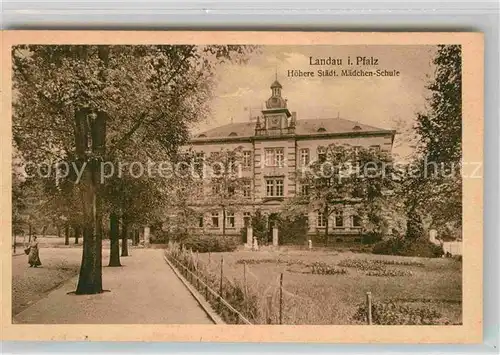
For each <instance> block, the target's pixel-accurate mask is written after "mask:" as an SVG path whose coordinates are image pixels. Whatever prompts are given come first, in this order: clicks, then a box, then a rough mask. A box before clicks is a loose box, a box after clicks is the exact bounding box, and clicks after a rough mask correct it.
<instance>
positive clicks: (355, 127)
mask: <svg viewBox="0 0 500 355" xmlns="http://www.w3.org/2000/svg"><path fill="white" fill-rule="evenodd" d="M352 130H353V131H360V130H361V127H360V126H359V125H355V126H354V127H352Z"/></svg>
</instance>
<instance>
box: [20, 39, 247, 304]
mask: <svg viewBox="0 0 500 355" xmlns="http://www.w3.org/2000/svg"><path fill="white" fill-rule="evenodd" d="M245 51H246V47H241V46H190V45H183V46H163V45H162V46H108V45H103V46H94V45H91V46H86V45H71V46H63V45H61V46H59V45H54V46H46V45H28V46H25V45H22V46H16V47H14V48H13V53H12V60H13V70H14V76H13V83H14V91H15V92H16V94H17V95H16V97H15V102H14V107H13V113H14V116H13V135H14V140H15V141H16V144H17V145H18V147H19V149H20V151H21V155H22V158H23V159H24V161H32V162H37V163H39V162H49V163H54V162H60V161H63V162H75V165H74V168H75V169H77V170H78V171H81V172H82V173H81V175H80V176H79V178H78V180H73V181H72V182H73V183H74V185H75V186H74V189H75V191H76V192H77V194H79V197H80V203H79V210H80V213H81V217H82V224H81V228H82V231H83V254H82V264H81V268H80V276H79V281H78V285H77V289H76V293H77V294H94V293H100V292H102V291H103V288H102V261H101V257H102V232H103V231H102V220H103V216H104V214H105V210H104V207H105V201H103V197H102V195H103V186H102V185H103V184H101V182H100V181H101V177H102V173H103V171H102V170H101V167H102V165H103V164H102V163H104V162H106V161H107V160H108V157H114V153H115V152H117V151H126V150H127V149H130V147H131V142H135V143H136V144H133V147H134V149H137V148H138V149H141V150H142V151H145V150H147V149H148V148H149V145H150V144H154V145H157V146H160V147H161V148H162V149H163V150H165V151H167V152H170V153H174V152H175V151H176V150H177V148H178V147H179V146H180V145H182V144H183V143H185V142H186V139H187V137H188V129H189V125H190V124H191V123H193V122H197V121H198V120H201V119H203V118H204V117H205V116H206V113H207V112H208V110H207V108H208V107H207V105H208V102H209V98H210V94H211V82H212V78H213V69H214V67H215V66H216V65H217V64H218V63H220V62H221V61H223V60H225V59H231V58H233V55H234V56H236V57H238V56H239V55H242V54H244V52H245ZM139 143H143V144H142V145H141V144H139ZM155 151H157V150H155ZM111 160H113V159H111Z"/></svg>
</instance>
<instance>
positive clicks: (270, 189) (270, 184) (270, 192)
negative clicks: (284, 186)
mask: <svg viewBox="0 0 500 355" xmlns="http://www.w3.org/2000/svg"><path fill="white" fill-rule="evenodd" d="M266 196H274V180H267V181H266Z"/></svg>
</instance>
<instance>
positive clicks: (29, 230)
mask: <svg viewBox="0 0 500 355" xmlns="http://www.w3.org/2000/svg"><path fill="white" fill-rule="evenodd" d="M31 234H32V230H31V223H30V224H29V225H28V243H31Z"/></svg>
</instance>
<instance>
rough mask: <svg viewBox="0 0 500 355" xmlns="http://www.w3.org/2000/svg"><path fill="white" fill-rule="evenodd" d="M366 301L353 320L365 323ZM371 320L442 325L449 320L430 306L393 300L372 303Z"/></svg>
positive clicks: (395, 323) (392, 323) (384, 322)
mask: <svg viewBox="0 0 500 355" xmlns="http://www.w3.org/2000/svg"><path fill="white" fill-rule="evenodd" d="M366 310H367V309H366V303H363V304H361V305H359V306H358V309H357V311H356V313H355V314H354V317H353V318H354V320H356V321H358V322H363V323H366V321H367V320H366ZM372 322H373V324H377V325H444V324H449V323H450V322H449V321H448V320H447V319H443V318H442V316H441V314H440V313H439V312H438V311H436V310H435V309H432V308H430V307H425V308H424V307H414V306H409V305H405V304H397V303H395V302H393V301H384V302H374V303H373V304H372Z"/></svg>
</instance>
